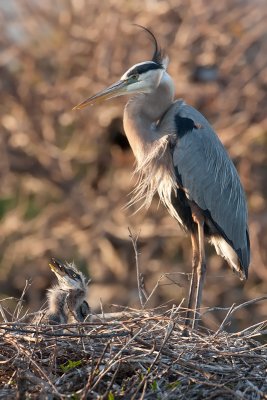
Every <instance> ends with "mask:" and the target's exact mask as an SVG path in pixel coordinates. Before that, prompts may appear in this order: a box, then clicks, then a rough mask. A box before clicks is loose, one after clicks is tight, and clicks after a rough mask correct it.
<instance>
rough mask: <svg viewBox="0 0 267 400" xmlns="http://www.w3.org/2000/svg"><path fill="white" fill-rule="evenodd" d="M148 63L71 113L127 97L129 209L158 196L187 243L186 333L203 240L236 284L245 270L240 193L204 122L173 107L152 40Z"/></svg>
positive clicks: (201, 271) (202, 268)
mask: <svg viewBox="0 0 267 400" xmlns="http://www.w3.org/2000/svg"><path fill="white" fill-rule="evenodd" d="M141 28H142V29H144V30H145V31H146V32H147V33H148V34H149V35H150V37H151V39H152V41H153V42H154V54H153V56H152V59H151V60H150V61H144V62H141V63H138V64H135V65H133V66H132V67H131V68H129V69H128V70H127V71H126V72H125V73H124V74H123V75H122V77H121V78H120V80H119V81H117V82H116V83H114V84H113V85H111V86H109V87H107V88H106V89H104V90H102V91H101V92H99V93H97V94H95V95H94V96H91V97H89V98H88V99H86V100H85V101H83V102H82V103H80V104H78V105H77V106H76V107H74V109H83V108H85V107H86V106H88V105H93V104H95V103H100V102H101V101H103V100H107V99H111V98H114V97H117V96H123V95H132V96H133V97H132V98H131V99H130V100H129V101H128V103H127V105H126V107H125V109H124V116H123V124H124V130H125V133H126V136H127V138H128V141H129V143H130V146H131V148H132V150H133V153H134V155H135V158H136V161H137V168H136V172H138V173H139V175H140V176H139V180H138V184H137V187H136V190H135V192H134V193H135V195H134V197H133V199H132V203H135V202H136V201H138V200H142V201H143V204H144V205H145V206H146V207H148V206H149V205H150V203H151V201H152V198H153V196H154V194H155V193H156V192H158V194H159V197H160V199H161V200H162V202H163V203H164V204H165V206H166V207H167V209H168V210H169V212H170V214H171V215H172V217H174V218H175V219H176V220H177V222H178V223H179V224H180V225H181V226H182V228H183V229H184V230H185V231H186V232H188V233H189V234H190V236H191V242H192V249H193V260H192V279H191V284H190V290H189V301H188V313H187V318H186V325H189V321H190V318H191V315H192V313H191V311H190V310H194V317H193V326H194V325H195V326H196V321H197V319H196V318H195V315H196V310H199V308H200V305H201V298H202V289H203V285H204V278H205V273H206V260H205V248H204V239H205V238H208V239H209V241H210V242H211V243H212V244H213V245H214V247H215V249H216V252H217V253H218V254H219V255H220V256H222V257H224V258H225V259H226V261H227V263H228V264H229V265H230V267H231V268H232V269H233V270H234V271H235V272H236V273H237V274H238V275H239V277H240V279H242V280H244V279H247V276H248V267H249V263H250V244H249V232H248V215H247V205H246V198H245V194H244V190H243V188H242V185H241V182H240V179H239V176H238V173H237V171H236V169H235V167H234V164H233V162H232V161H231V160H230V158H229V156H228V154H227V152H226V150H225V148H224V147H223V145H222V143H221V142H220V140H219V138H218V136H217V135H216V133H215V132H214V130H213V128H212V127H211V125H210V124H209V122H208V121H207V119H206V118H205V117H204V116H203V115H202V114H201V113H200V112H199V111H197V110H196V109H195V108H193V107H191V106H189V105H187V104H186V103H185V101H183V100H181V99H180V100H176V101H175V100H174V94H175V86H174V83H173V80H172V78H171V76H170V75H169V74H168V73H167V66H168V59H167V57H165V56H164V53H163V52H162V51H161V50H160V48H159V46H158V43H157V40H156V38H155V36H154V35H153V33H152V32H150V31H149V30H148V29H146V28H144V27H141Z"/></svg>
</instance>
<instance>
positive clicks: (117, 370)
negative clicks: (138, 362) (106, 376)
mask: <svg viewBox="0 0 267 400" xmlns="http://www.w3.org/2000/svg"><path fill="white" fill-rule="evenodd" d="M120 367H121V360H119V362H118V366H117V368H116V370H115V372H114V374H113V376H112V378H111V381H110V383H109V385H108V387H107V390H106V391H105V393H104V394H103V399H106V398H107V397H108V394H109V392H110V390H111V388H112V386H113V383H114V381H115V378H116V376H117V373H118V372H119V369H120Z"/></svg>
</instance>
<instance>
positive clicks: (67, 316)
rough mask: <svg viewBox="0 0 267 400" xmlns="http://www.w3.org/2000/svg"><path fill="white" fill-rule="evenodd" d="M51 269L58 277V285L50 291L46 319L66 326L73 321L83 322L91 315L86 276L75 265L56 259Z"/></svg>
mask: <svg viewBox="0 0 267 400" xmlns="http://www.w3.org/2000/svg"><path fill="white" fill-rule="evenodd" d="M49 267H50V269H51V271H53V272H54V274H55V275H56V277H57V279H58V284H57V285H55V286H54V287H53V288H51V289H49V291H48V310H47V312H46V319H47V320H48V321H49V322H50V323H55V324H66V323H67V322H69V321H71V320H73V319H74V320H76V321H79V322H83V321H84V320H85V318H87V317H88V316H89V315H90V307H89V305H88V303H87V301H86V298H87V291H88V282H87V280H86V278H85V276H84V275H83V273H82V272H81V271H78V269H77V268H76V266H75V264H74V263H72V264H69V263H66V264H65V263H62V262H61V261H59V260H57V259H55V258H52V259H51V262H50V263H49Z"/></svg>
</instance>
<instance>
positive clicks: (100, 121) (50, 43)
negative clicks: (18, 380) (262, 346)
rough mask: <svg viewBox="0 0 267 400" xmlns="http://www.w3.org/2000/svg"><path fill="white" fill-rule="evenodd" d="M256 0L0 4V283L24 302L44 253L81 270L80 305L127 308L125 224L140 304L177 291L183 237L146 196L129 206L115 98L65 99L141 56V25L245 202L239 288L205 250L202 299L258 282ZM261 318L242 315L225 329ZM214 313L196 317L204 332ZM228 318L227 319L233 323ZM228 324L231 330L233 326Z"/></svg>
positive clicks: (35, 293)
mask: <svg viewBox="0 0 267 400" xmlns="http://www.w3.org/2000/svg"><path fill="white" fill-rule="evenodd" d="M266 21H267V3H266V0H254V1H250V0H226V1H223V2H217V1H215V0H214V1H208V0H196V1H195V0H194V1H191V2H189V1H188V2H184V1H182V0H169V1H156V0H134V1H132V0H128V1H123V0H116V1H115V0H111V1H99V0H53V1H52V0H46V1H45V2H40V1H34V0H17V1H16V0H9V1H1V3H0V32H1V34H0V77H1V79H0V91H1V103H0V132H1V134H0V146H1V158H0V175H1V187H0V219H1V221H0V223H1V225H0V229H1V233H0V248H1V256H0V257H1V258H0V292H1V298H5V297H8V296H14V297H19V296H20V294H21V292H22V290H23V288H24V286H25V280H26V279H30V280H31V282H32V284H31V287H30V289H29V290H28V293H27V297H26V299H27V302H28V304H27V306H28V307H29V308H30V309H31V310H32V311H34V310H37V309H38V308H39V307H40V305H41V304H42V302H43V301H44V298H45V290H46V288H47V287H48V286H49V285H51V281H52V279H53V277H52V276H51V275H52V274H51V271H50V270H49V268H48V261H49V258H50V257H51V256H55V257H58V258H60V259H63V260H68V261H72V260H74V261H75V262H76V263H77V265H78V266H79V267H80V268H82V270H83V271H84V272H85V273H86V274H87V275H88V276H90V277H91V278H92V284H91V290H90V298H89V302H90V304H91V306H92V308H93V310H94V311H98V310H99V305H100V299H101V300H102V303H103V305H104V309H105V310H108V309H109V305H110V304H112V303H116V304H119V305H130V306H136V305H138V294H137V284H136V271H135V262H134V252H133V247H132V243H131V241H130V239H129V232H128V226H130V227H131V229H132V230H133V232H136V233H139V242H138V243H139V250H140V268H141V270H142V272H143V274H144V278H145V284H146V288H147V291H148V292H150V291H151V290H152V288H153V287H154V285H155V284H156V283H157V281H158V279H159V278H160V277H161V275H162V274H164V273H168V274H170V275H167V276H165V277H163V278H162V279H161V280H160V285H159V287H158V288H157V290H156V291H155V294H154V296H153V297H152V299H151V301H150V303H149V306H151V307H152V306H158V305H160V304H163V303H164V302H166V301H171V302H176V303H178V302H180V300H181V299H182V298H183V297H185V296H186V295H187V291H188V284H189V280H188V276H187V275H186V274H184V273H185V272H186V273H188V272H190V265H191V246H190V240H189V238H188V237H185V236H184V234H183V233H182V232H181V231H180V230H179V229H178V228H177V225H176V223H175V221H174V220H173V219H172V218H171V217H170V216H169V215H168V213H167V211H166V210H165V208H164V207H163V206H161V205H160V206H159V205H158V199H157V198H156V199H154V202H153V204H152V207H151V208H150V209H149V210H148V211H147V212H145V211H144V210H143V211H141V212H139V213H138V214H136V215H133V211H134V209H133V208H132V209H126V210H124V209H123V207H124V206H125V204H126V203H127V201H128V199H129V197H128V194H129V193H130V191H131V190H132V188H133V186H134V178H133V179H132V171H133V163H134V159H133V155H132V153H131V150H130V149H129V145H128V142H127V139H126V138H125V136H124V134H123V128H122V113H123V105H124V104H125V101H126V99H125V98H118V99H115V100H113V101H110V102H107V103H104V104H103V105H99V106H97V107H94V108H88V109H86V110H85V111H80V112H74V111H71V109H72V107H73V106H74V105H76V104H77V103H78V102H80V101H81V100H83V99H84V98H85V97H88V96H89V95H92V94H94V93H95V92H96V91H98V90H99V89H101V88H103V87H105V85H108V84H111V83H112V82H114V81H116V80H117V79H118V78H119V77H120V76H121V75H122V74H123V72H124V71H125V70H126V69H128V68H129V67H130V66H131V65H132V64H134V63H137V62H140V61H144V60H148V59H149V58H150V56H151V52H152V49H151V43H150V41H149V39H148V37H147V36H146V35H145V34H144V33H143V32H141V31H140V30H139V29H137V28H136V27H134V26H132V23H138V24H141V25H144V26H146V27H148V28H150V29H151V30H152V31H153V32H154V33H155V34H156V36H157V37H158V39H159V42H160V43H161V45H162V47H163V48H165V49H166V51H167V54H168V55H169V57H170V65H169V72H170V74H171V75H172V76H173V78H174V80H175V82H176V96H177V97H183V98H184V99H185V100H186V101H187V103H189V104H191V105H193V106H195V107H196V108H198V109H199V110H200V111H201V112H202V113H204V115H205V116H206V117H207V118H208V119H209V120H210V121H211V123H212V124H213V125H214V127H215V129H216V131H217V133H218V135H219V136H220V138H221V140H222V142H223V143H224V145H225V146H226V148H227V149H228V151H229V153H230V155H231V157H232V159H233V160H234V162H235V165H236V167H237V169H238V171H239V173H240V176H241V180H242V183H243V185H244V188H245V191H246V193H247V198H248V207H249V224H250V234H251V247H252V262H251V267H250V276H249V280H248V282H247V283H246V285H245V286H243V284H242V283H240V282H239V280H238V278H237V277H236V276H235V275H233V274H232V272H231V271H230V270H229V268H228V266H227V265H226V264H225V262H224V261H223V260H222V259H221V258H219V257H218V256H216V255H215V252H214V250H213V249H212V248H211V247H208V254H209V258H208V275H207V280H206V285H205V291H204V299H203V305H204V306H209V307H211V306H230V305H232V304H233V303H240V302H242V301H245V300H249V299H252V298H255V297H257V296H260V295H263V294H266V291H267V290H266V288H267V272H266V263H267V254H266V247H267V232H266V222H267V211H266V193H267V184H266V182H267V169H266V154H267V151H266V150H267V135H266V132H267V116H266V114H267V113H266V110H267V92H266V89H267V58H266V54H267V24H266ZM264 317H265V318H266V305H265V307H264V304H262V303H259V304H257V305H255V306H253V307H251V308H249V309H246V310H242V311H241V312H240V314H239V315H238V316H237V321H236V324H237V325H236V326H238V327H242V326H247V325H248V323H253V322H258V321H259V320H260V319H261V318H264ZM221 318H222V315H218V314H216V313H214V315H213V314H212V315H211V314H209V316H208V317H207V320H206V323H207V325H208V326H210V327H212V328H215V327H216V325H217V324H218V323H219V320H220V319H221ZM236 326H235V327H236ZM235 327H234V326H233V327H232V328H235Z"/></svg>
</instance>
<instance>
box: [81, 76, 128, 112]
mask: <svg viewBox="0 0 267 400" xmlns="http://www.w3.org/2000/svg"><path fill="white" fill-rule="evenodd" d="M126 88H127V81H126V80H120V81H118V82H116V83H114V84H113V85H111V86H109V87H107V88H106V89H104V90H101V91H100V92H98V93H97V94H95V95H94V96H91V97H89V98H88V99H86V100H84V101H83V102H81V103H80V104H78V105H77V106H75V107H73V110H82V109H83V108H85V107H87V106H89V105H93V104H96V103H101V102H102V101H104V100H108V99H111V98H112V97H117V96H122V95H124V94H126V93H127V90H126Z"/></svg>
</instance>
